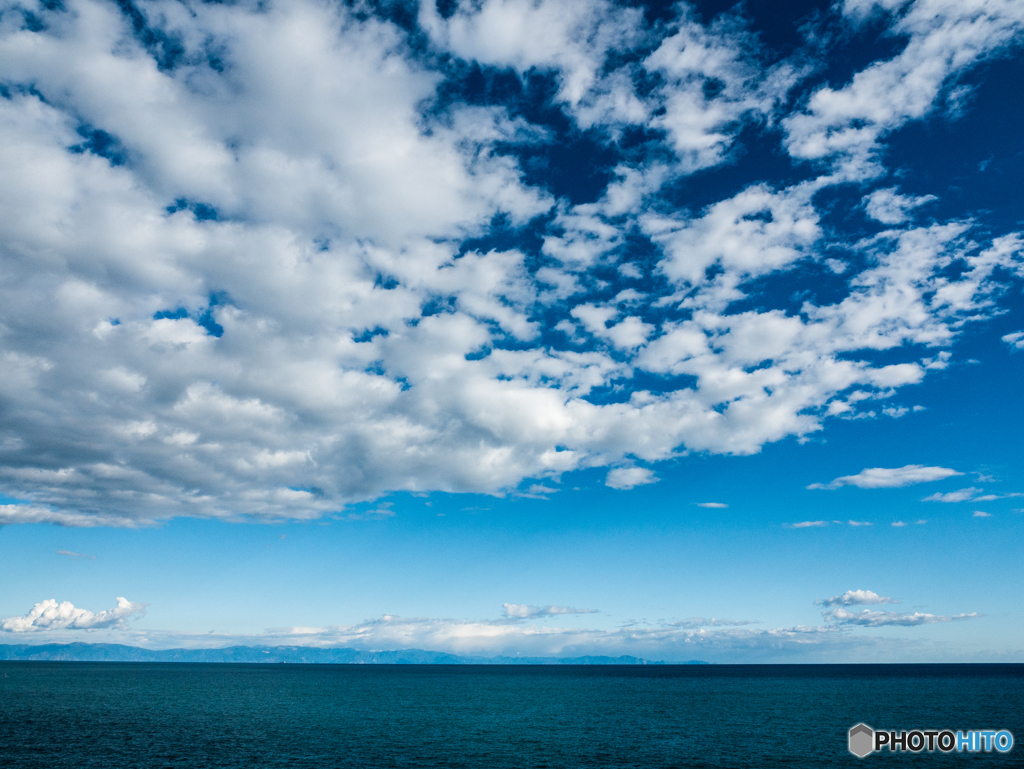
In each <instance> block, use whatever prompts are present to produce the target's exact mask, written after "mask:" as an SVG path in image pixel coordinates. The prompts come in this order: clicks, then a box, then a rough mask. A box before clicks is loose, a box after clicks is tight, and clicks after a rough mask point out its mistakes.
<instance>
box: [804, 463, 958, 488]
mask: <svg viewBox="0 0 1024 769" xmlns="http://www.w3.org/2000/svg"><path fill="white" fill-rule="evenodd" d="M954 475H963V473H959V472H957V471H956V470H950V469H949V468H948V467H925V466H924V465H904V466H903V467H893V468H886V467H869V468H867V469H865V470H861V471H860V472H859V473H857V474H856V475H844V476H842V477H840V478H836V479H835V480H833V481H832V482H831V483H812V484H811V485H810V486H808V487H807V488H808V489H838V488H839V487H841V486H856V487H857V488H860V489H891V488H897V487H900V486H910V485H911V484H915V483H928V482H929V481H940V480H942V479H944V478H950V477H952V476H954Z"/></svg>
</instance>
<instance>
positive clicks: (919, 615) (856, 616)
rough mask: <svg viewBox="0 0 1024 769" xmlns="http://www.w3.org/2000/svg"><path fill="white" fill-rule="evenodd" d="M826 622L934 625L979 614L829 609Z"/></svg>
mask: <svg viewBox="0 0 1024 769" xmlns="http://www.w3.org/2000/svg"><path fill="white" fill-rule="evenodd" d="M822 616H823V617H824V618H825V621H826V622H834V623H836V624H838V625H857V626H859V627H888V626H894V625H895V626H900V627H913V626H915V625H934V624H936V623H938V622H956V621H959V620H965V619H975V618H976V617H980V616H981V615H980V614H978V613H977V612H974V613H971V614H955V615H953V616H951V617H947V616H944V615H941V614H925V613H923V612H914V613H912V614H911V613H901V612H891V611H871V610H870V609H863V610H861V611H847V610H846V609H831V610H829V611H826V612H822Z"/></svg>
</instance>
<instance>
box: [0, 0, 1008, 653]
mask: <svg viewBox="0 0 1024 769" xmlns="http://www.w3.org/2000/svg"><path fill="white" fill-rule="evenodd" d="M0 9H2V10H0V134H2V136H3V139H4V140H3V142H0V207H2V209H3V210H4V212H5V213H4V216H3V217H0V270H2V275H3V280H0V356H2V359H3V369H2V372H3V373H2V374H0V564H2V567H0V568H2V574H3V579H2V585H3V589H2V590H0V642H3V643H45V642H52V641H59V642H68V641H73V640H83V641H116V642H121V643H133V644H139V645H145V646H150V647H154V648H163V647H168V646H221V645H228V644H233V643H246V644H257V643H267V644H311V645H341V646H352V647H357V648H366V649H383V648H403V647H417V648H426V649H435V650H439V651H452V652H456V653H465V654H528V655H578V654H635V655H637V656H643V657H648V658H652V659H664V660H670V661H672V660H686V659H695V658H696V659H704V660H708V661H713V662H762V661H807V662H815V661H872V660H881V661H889V660H892V661H947V660H948V661H959V660H993V661H995V660H1013V661H1019V660H1020V659H1021V655H1022V653H1024V649H1022V646H1021V643H1020V640H1019V639H1020V638H1021V637H1022V633H1024V607H1022V606H1021V603H1020V598H1019V589H1018V587H1017V586H1018V585H1019V584H1020V582H1021V578H1022V576H1024V575H1022V569H1021V567H1020V565H1019V554H1018V551H1019V547H1018V545H1017V543H1018V542H1019V541H1020V532H1021V526H1022V523H1024V477H1022V472H1021V467H1022V466H1024V464H1022V459H1024V457H1022V456H1021V453H1022V450H1021V448H1020V441H1019V438H1018V436H1020V435H1021V433H1022V428H1024V424H1022V422H1024V412H1022V409H1021V408H1020V406H1019V403H1020V394H1019V391H1020V387H1019V383H1020V382H1021V381H1022V376H1021V375H1022V373H1024V372H1022V367H1024V302H1022V293H1021V292H1022V285H1024V281H1022V278H1024V234H1022V233H1024V223H1022V221H1021V219H1022V213H1021V212H1022V210H1024V209H1022V203H1024V199H1022V195H1024V193H1022V189H1024V188H1022V185H1021V179H1022V172H1024V134H1022V132H1021V130H1020V125H1021V123H1022V119H1024V94H1022V92H1021V89H1020V88H1019V85H1018V84H1019V83H1020V82H1021V81H1022V79H1024V62H1022V59H1021V43H1022V41H1024V10H1022V9H1021V6H1020V4H1019V3H1016V2H1010V1H1008V0H1007V1H1004V2H1000V1H998V0H973V1H972V2H966V3H965V2H958V3H953V2H946V1H945V0H916V1H911V2H903V1H902V0H880V1H878V2H870V0H847V1H846V2H839V3H835V4H829V3H815V2H800V3H789V4H778V3H767V2H757V1H753V0H752V1H751V2H748V3H746V4H740V5H733V4H730V3H713V2H709V3H697V4H686V3H680V4H668V3H651V4H642V3H626V4H617V3H614V2H611V1H610V0H602V1H601V2H596V1H595V2H587V3H579V2H575V3H569V2H556V1H555V0H485V1H482V2H447V3H444V2H442V3H433V2H429V1H428V0H423V1H422V2H418V3H417V2H412V1H410V2H400V1H398V0H396V1H394V2H376V3H374V2H367V3H331V2H326V1H324V2H313V1H312V0H310V1H308V2H307V1H305V0H304V1H303V2H293V3H255V2H252V3H250V2H235V3H202V2H191V1H189V0H173V1H172V0H161V1H155V2H134V3H132V2H127V1H125V2H108V1H107V0H75V1H72V0H68V1H67V2H58V3H54V2H43V3H39V2H14V3H11V2H6V3H3V4H2V5H0Z"/></svg>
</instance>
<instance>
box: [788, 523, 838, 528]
mask: <svg viewBox="0 0 1024 769" xmlns="http://www.w3.org/2000/svg"><path fill="white" fill-rule="evenodd" d="M786 525H787V526H788V527H789V528H791V529H808V528H811V527H814V526H828V521H800V523H789V524H786Z"/></svg>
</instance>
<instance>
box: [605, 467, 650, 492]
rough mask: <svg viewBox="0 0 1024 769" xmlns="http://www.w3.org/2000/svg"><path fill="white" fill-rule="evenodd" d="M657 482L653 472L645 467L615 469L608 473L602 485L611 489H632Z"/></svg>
mask: <svg viewBox="0 0 1024 769" xmlns="http://www.w3.org/2000/svg"><path fill="white" fill-rule="evenodd" d="M657 482H658V479H657V477H655V475H654V472H653V471H652V470H649V469H647V468H646V467H616V468H614V469H613V470H609V471H608V477H607V478H606V479H605V482H604V484H605V486H610V487H611V488H613V489H632V488H633V487H634V486H643V485H645V484H648V483H657Z"/></svg>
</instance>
